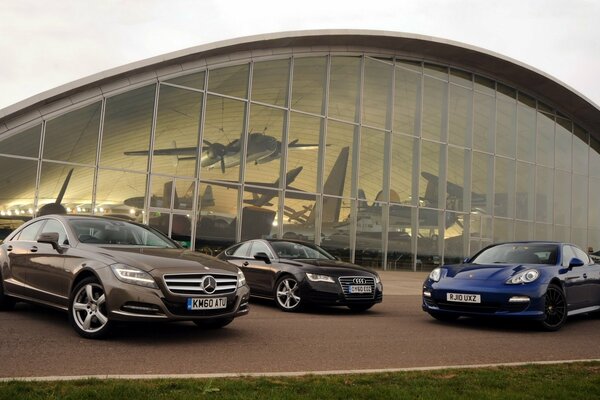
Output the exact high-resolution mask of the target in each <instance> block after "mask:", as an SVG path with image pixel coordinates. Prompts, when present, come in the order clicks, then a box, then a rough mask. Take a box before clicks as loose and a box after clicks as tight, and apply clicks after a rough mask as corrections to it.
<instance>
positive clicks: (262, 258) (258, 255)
mask: <svg viewBox="0 0 600 400" xmlns="http://www.w3.org/2000/svg"><path fill="white" fill-rule="evenodd" d="M254 259H255V260H258V261H264V262H265V263H267V264H271V259H270V258H269V256H268V255H267V253H263V252H262V251H260V252H258V253H256V254H255V255H254Z"/></svg>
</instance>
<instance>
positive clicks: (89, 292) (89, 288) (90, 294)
mask: <svg viewBox="0 0 600 400" xmlns="http://www.w3.org/2000/svg"><path fill="white" fill-rule="evenodd" d="M85 294H86V295H87V297H88V298H87V300H88V301H92V300H94V291H93V287H92V285H85Z"/></svg>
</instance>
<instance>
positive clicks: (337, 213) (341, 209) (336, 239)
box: [321, 196, 355, 261]
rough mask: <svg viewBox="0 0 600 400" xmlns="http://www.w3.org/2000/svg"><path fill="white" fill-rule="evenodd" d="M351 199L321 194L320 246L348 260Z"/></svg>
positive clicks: (349, 255) (349, 252)
mask: <svg viewBox="0 0 600 400" xmlns="http://www.w3.org/2000/svg"><path fill="white" fill-rule="evenodd" d="M351 214H352V201H350V200H349V199H341V198H336V197H329V196H323V220H322V224H321V246H322V247H323V248H324V249H326V250H327V251H328V252H329V253H330V254H332V255H334V256H337V257H340V259H342V260H344V261H350V260H351V257H352V252H351V247H350V232H352V225H353V223H354V222H353V221H354V220H355V219H354V218H353V217H352V216H351Z"/></svg>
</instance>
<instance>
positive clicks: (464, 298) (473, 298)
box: [446, 293, 481, 303]
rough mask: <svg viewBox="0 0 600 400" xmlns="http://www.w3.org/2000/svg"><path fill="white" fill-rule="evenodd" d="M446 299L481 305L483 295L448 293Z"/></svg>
mask: <svg viewBox="0 0 600 400" xmlns="http://www.w3.org/2000/svg"><path fill="white" fill-rule="evenodd" d="M446 299H447V300H448V301H456V302H458V303H481V295H478V294H463V293H447V294H446Z"/></svg>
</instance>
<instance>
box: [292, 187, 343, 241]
mask: <svg viewBox="0 0 600 400" xmlns="http://www.w3.org/2000/svg"><path fill="white" fill-rule="evenodd" d="M284 195H285V203H284V206H283V213H284V217H283V238H285V239H297V240H305V241H309V242H314V240H315V221H316V212H317V210H316V209H315V206H316V197H315V196H314V195H307V194H305V193H302V194H300V193H297V192H291V191H286V192H285V194H284ZM296 197H303V198H296ZM340 203H341V201H340ZM327 212H328V213H332V212H335V208H333V209H332V207H329V208H328V211H327ZM325 217H326V218H327V219H328V220H329V221H333V220H336V221H337V220H338V219H339V217H338V216H336V215H330V216H327V215H326V216H325Z"/></svg>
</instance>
